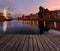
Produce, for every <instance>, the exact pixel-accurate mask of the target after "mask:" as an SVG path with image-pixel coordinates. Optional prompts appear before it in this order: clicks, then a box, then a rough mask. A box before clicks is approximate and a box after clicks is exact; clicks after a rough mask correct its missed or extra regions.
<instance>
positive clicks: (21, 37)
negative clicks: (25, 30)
mask: <svg viewBox="0 0 60 51" xmlns="http://www.w3.org/2000/svg"><path fill="white" fill-rule="evenodd" d="M22 39H23V35H18V39H17V41H16V42H15V43H14V44H13V46H12V48H11V49H10V51H17V48H18V46H19V44H20V43H21V41H22Z"/></svg>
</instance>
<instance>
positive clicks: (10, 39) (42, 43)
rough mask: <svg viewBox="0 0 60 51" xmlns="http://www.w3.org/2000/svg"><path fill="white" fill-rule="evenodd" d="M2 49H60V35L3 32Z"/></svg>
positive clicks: (50, 50)
mask: <svg viewBox="0 0 60 51" xmlns="http://www.w3.org/2000/svg"><path fill="white" fill-rule="evenodd" d="M0 51H60V36H58V35H51V34H49V35H48V34H46V35H37V34H36V35H19V34H14V35H13V34H5V35H2V34H1V35H0Z"/></svg>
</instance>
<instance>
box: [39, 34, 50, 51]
mask: <svg viewBox="0 0 60 51" xmlns="http://www.w3.org/2000/svg"><path fill="white" fill-rule="evenodd" d="M42 38H43V35H40V36H39V39H40V41H41V42H42V45H43V47H44V50H45V51H50V49H49V47H48V46H47V44H46V42H45V41H44V40H43V39H42Z"/></svg>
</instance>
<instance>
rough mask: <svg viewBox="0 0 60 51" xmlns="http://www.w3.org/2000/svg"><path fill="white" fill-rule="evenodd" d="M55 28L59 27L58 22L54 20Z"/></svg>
mask: <svg viewBox="0 0 60 51" xmlns="http://www.w3.org/2000/svg"><path fill="white" fill-rule="evenodd" d="M54 28H55V29H56V28H57V23H56V21H54Z"/></svg>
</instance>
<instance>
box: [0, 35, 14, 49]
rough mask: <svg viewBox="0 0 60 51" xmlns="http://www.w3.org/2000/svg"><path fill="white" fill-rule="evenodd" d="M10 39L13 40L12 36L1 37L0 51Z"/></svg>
mask: <svg viewBox="0 0 60 51" xmlns="http://www.w3.org/2000/svg"><path fill="white" fill-rule="evenodd" d="M12 38H13V36H7V37H3V39H2V41H0V49H1V48H2V47H3V46H5V45H6V44H7V43H8V42H9V41H10V40H11V39H12Z"/></svg>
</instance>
